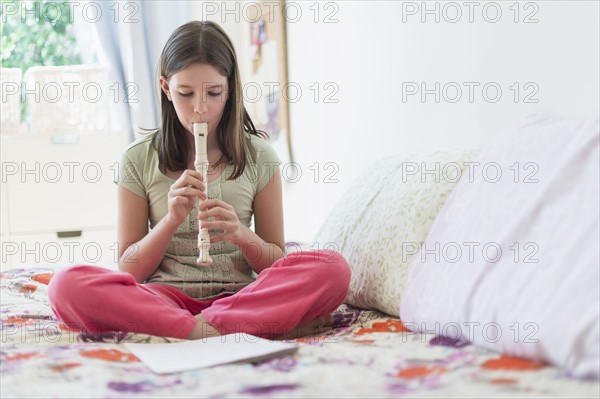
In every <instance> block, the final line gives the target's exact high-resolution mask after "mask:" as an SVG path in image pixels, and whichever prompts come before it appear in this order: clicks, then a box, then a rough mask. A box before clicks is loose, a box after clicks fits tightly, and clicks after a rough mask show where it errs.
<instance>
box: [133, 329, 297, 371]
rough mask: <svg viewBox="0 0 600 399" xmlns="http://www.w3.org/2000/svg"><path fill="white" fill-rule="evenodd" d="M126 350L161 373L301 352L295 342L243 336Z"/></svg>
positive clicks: (233, 335)
mask: <svg viewBox="0 0 600 399" xmlns="http://www.w3.org/2000/svg"><path fill="white" fill-rule="evenodd" d="M125 347H126V348H127V349H129V350H130V351H131V353H133V354H134V355H135V356H136V357H137V358H138V359H140V360H141V361H142V362H143V363H144V364H145V365H146V366H148V368H149V369H150V370H152V371H153V372H155V373H158V374H166V373H177V372H180V371H186V370H193V369H197V368H202V367H211V366H216V365H219V364H226V363H234V362H240V361H258V360H263V359H267V358H271V357H276V356H284V355H287V354H291V353H294V352H295V351H296V350H297V349H298V345H297V344H295V343H289V342H281V341H270V340H266V339H262V338H258V337H255V336H253V335H249V334H243V333H238V334H228V335H222V336H220V337H211V338H205V339H199V340H194V341H185V342H177V343H172V344H133V343H125Z"/></svg>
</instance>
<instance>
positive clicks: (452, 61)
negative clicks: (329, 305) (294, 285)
mask: <svg viewBox="0 0 600 399" xmlns="http://www.w3.org/2000/svg"><path fill="white" fill-rule="evenodd" d="M423 4H424V3H423V2H401V1H369V2H367V1H337V2H320V3H317V2H295V3H293V4H292V6H291V7H292V8H290V10H289V15H288V23H287V30H288V62H289V79H290V81H291V82H293V84H295V85H299V87H301V89H302V93H303V95H302V97H301V98H300V100H299V101H297V102H294V103H291V104H290V108H291V115H290V118H291V134H292V137H293V141H292V144H293V149H294V154H295V157H296V161H297V162H298V163H299V164H300V167H301V168H302V172H303V175H302V177H301V178H300V180H299V181H298V182H295V183H290V182H288V183H287V184H286V187H285V200H286V239H288V240H302V241H310V240H311V238H312V237H313V235H314V234H315V233H316V231H317V230H318V228H319V226H320V224H321V223H322V221H323V220H324V219H325V218H326V217H327V215H328V213H329V212H330V210H331V209H332V207H333V206H334V205H335V203H336V201H337V200H338V199H339V197H340V195H341V194H342V193H343V192H344V191H345V190H346V189H347V188H348V186H349V184H350V183H351V182H352V180H353V179H354V178H355V177H356V175H357V174H358V173H360V172H361V170H362V169H363V167H364V166H365V165H366V164H368V163H369V162H371V161H373V160H375V159H377V158H379V157H383V156H387V155H391V154H396V153H413V152H430V151H433V150H434V149H440V148H453V147H481V146H483V145H485V144H486V143H488V142H489V141H490V140H491V139H493V137H494V136H495V135H497V134H499V132H501V131H502V129H504V128H506V127H507V126H508V125H510V124H511V123H513V122H514V121H515V120H516V119H518V118H520V117H522V116H523V115H526V114H528V113H531V112H538V111H550V112H562V113H590V112H591V113H596V114H597V113H598V109H599V79H598V75H599V72H598V71H599V68H600V66H599V50H598V49H599V48H600V44H599V27H598V24H599V22H598V15H599V7H598V2H590V1H579V2H578V1H537V2H520V3H517V6H518V8H519V11H520V13H519V16H518V22H517V23H515V21H514V18H515V12H514V8H515V6H514V4H515V2H512V1H510V2H472V3H471V4H473V8H472V10H473V13H472V22H469V18H470V17H469V8H468V7H469V6H468V5H465V2H451V4H449V3H448V2H433V1H431V2H427V3H426V7H427V8H428V9H430V10H434V9H435V7H436V4H437V7H438V8H439V12H440V20H439V23H437V22H436V21H435V14H426V15H421V13H420V12H417V14H415V15H412V14H411V12H414V11H415V8H418V9H419V11H420V10H422V9H423ZM456 5H457V6H458V7H459V8H460V10H461V11H462V18H461V19H460V20H459V21H458V22H457V23H451V22H449V21H450V20H453V19H455V18H456V16H457V13H456V11H457V7H456ZM510 7H513V9H511V8H510ZM297 8H300V9H301V15H300V14H298V13H297ZM317 9H318V10H319V11H320V12H319V15H318V17H317V16H316V14H315V11H316V10H317ZM484 9H485V12H484ZM498 9H500V11H501V13H502V14H501V16H500V18H499V21H498V22H496V23H492V22H489V21H492V20H494V19H496V10H498ZM444 11H445V13H444ZM326 16H329V17H330V19H332V18H333V19H336V20H337V22H334V23H325V22H324V19H325V17H326ZM527 16H529V17H530V19H537V20H538V22H537V23H524V19H525V17H527ZM422 17H424V18H425V22H422V20H421V18H422ZM486 18H487V20H486ZM403 20H404V21H403ZM315 82H316V83H317V84H318V87H320V91H321V93H320V94H321V98H319V100H318V101H315V98H314V94H315V90H314V88H315V86H313V85H314V84H315ZM410 82H416V83H417V85H419V84H420V83H421V82H425V83H426V85H427V87H428V88H430V89H432V88H434V87H435V86H434V84H435V82H440V86H441V87H443V86H444V85H445V84H447V83H451V82H456V84H457V85H459V86H461V87H462V89H463V93H462V98H461V99H460V100H458V101H457V102H456V103H451V102H449V101H448V100H451V99H453V98H454V97H455V96H456V92H455V91H454V90H453V89H452V86H446V88H447V89H448V91H447V92H446V96H444V95H443V94H444V93H443V90H442V89H440V94H441V98H440V102H439V103H436V102H435V99H434V95H433V94H430V95H427V96H426V97H425V101H424V102H423V101H422V100H421V98H420V96H419V95H413V96H407V97H406V98H405V101H403V98H402V94H403V85H404V86H406V85H407V84H409V85H410V84H411V83H410ZM465 82H474V83H473V84H479V86H478V87H475V90H474V96H473V100H472V102H471V101H470V100H469V92H468V86H466V85H465ZM515 82H517V83H518V86H519V89H520V95H521V98H520V99H519V101H518V102H516V103H515V101H514V98H513V96H514V94H515V89H516V87H515V86H513V84H514V83H515ZM327 83H330V86H329V87H325V85H326V84H327ZM488 83H491V86H489V91H488V92H487V94H488V97H487V99H488V100H486V98H484V96H483V94H482V87H483V86H484V85H486V84H488ZM527 83H531V84H530V85H529V86H527V87H525V84H527ZM467 84H469V83H467ZM333 85H335V86H333ZM311 86H312V87H313V89H312V90H311V89H310V87H311ZM511 86H512V87H513V89H512V90H511V88H510V87H511ZM335 87H337V88H339V91H338V92H337V93H335V94H334V95H333V97H332V99H336V100H338V102H337V103H326V102H325V101H324V98H323V95H324V94H328V93H329V94H331V93H332V89H333V88H335ZM494 87H500V88H501V90H502V94H501V96H500V97H499V100H498V101H497V102H495V103H492V102H491V101H492V99H493V98H494V97H495V91H494V90H493V88H494ZM536 87H537V88H539V91H537V93H535V94H534V95H533V96H532V97H531V98H530V99H531V100H538V102H537V103H525V102H524V95H526V94H532V93H533V92H534V90H535V88H536ZM450 89H452V90H450ZM315 162H318V163H319V166H320V167H319V169H320V172H321V173H320V176H318V178H317V176H316V175H315V170H314V168H313V169H312V170H311V169H309V168H310V167H311V166H313V165H314V164H315ZM329 162H331V163H334V164H335V165H336V166H335V167H336V168H338V169H337V171H336V173H335V175H334V176H333V177H335V178H337V180H338V181H339V182H337V183H325V176H326V175H327V174H328V173H329V172H334V171H335V170H334V169H333V166H330V169H325V168H324V165H325V164H326V163H329ZM332 165H333V164H332ZM374 173H376V171H374Z"/></svg>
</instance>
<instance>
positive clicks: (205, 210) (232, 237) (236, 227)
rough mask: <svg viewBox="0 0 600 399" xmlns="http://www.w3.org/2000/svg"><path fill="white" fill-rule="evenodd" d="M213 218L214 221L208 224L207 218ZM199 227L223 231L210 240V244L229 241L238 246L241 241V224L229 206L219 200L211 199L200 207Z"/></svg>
mask: <svg viewBox="0 0 600 399" xmlns="http://www.w3.org/2000/svg"><path fill="white" fill-rule="evenodd" d="M211 217H212V218H214V221H212V222H209V221H208V218H211ZM198 220H200V225H201V227H202V228H203V229H204V228H206V229H219V230H223V232H222V233H219V234H217V235H215V236H213V237H211V238H210V242H219V241H230V242H231V243H232V244H234V245H237V246H239V245H240V243H241V240H242V233H243V230H242V224H241V223H240V220H239V219H238V217H237V214H236V213H235V210H234V209H233V207H232V206H231V205H229V204H228V203H226V202H223V201H221V200H220V199H217V198H213V199H210V200H208V201H205V202H204V203H203V204H202V205H201V206H200V213H199V215H198Z"/></svg>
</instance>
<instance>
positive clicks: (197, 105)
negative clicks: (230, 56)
mask: <svg viewBox="0 0 600 399" xmlns="http://www.w3.org/2000/svg"><path fill="white" fill-rule="evenodd" d="M160 85H161V88H162V90H163V92H164V93H165V94H166V95H167V98H168V99H169V101H171V102H172V103H173V107H174V108H175V112H176V113H177V118H178V119H179V122H181V124H182V125H183V126H185V128H186V129H187V130H188V132H190V133H191V132H193V126H192V124H193V123H194V122H208V133H209V136H213V135H214V134H215V132H216V128H217V125H218V124H219V121H220V120H221V115H223V110H224V109H225V104H226V102H227V99H228V98H229V94H228V93H229V91H228V89H229V88H228V87H227V77H226V76H223V75H221V74H220V73H219V71H218V70H217V69H216V68H214V67H213V66H212V65H209V64H198V63H196V64H190V65H189V66H187V67H186V68H184V69H182V70H181V71H179V72H177V73H175V74H173V75H172V76H171V78H170V79H168V80H167V79H166V78H165V77H164V76H161V77H160Z"/></svg>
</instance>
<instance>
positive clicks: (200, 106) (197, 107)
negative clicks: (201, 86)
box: [194, 94, 208, 115]
mask: <svg viewBox="0 0 600 399" xmlns="http://www.w3.org/2000/svg"><path fill="white" fill-rule="evenodd" d="M206 97H207V96H206V95H202V94H201V95H199V96H198V99H197V100H196V103H195V104H194V112H195V113H197V114H200V115H202V114H204V113H206V111H208V107H207V105H206Z"/></svg>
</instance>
